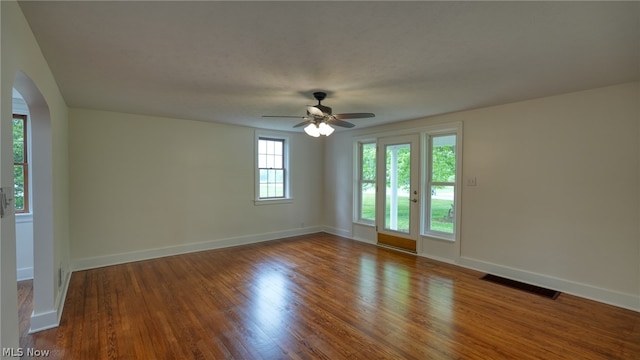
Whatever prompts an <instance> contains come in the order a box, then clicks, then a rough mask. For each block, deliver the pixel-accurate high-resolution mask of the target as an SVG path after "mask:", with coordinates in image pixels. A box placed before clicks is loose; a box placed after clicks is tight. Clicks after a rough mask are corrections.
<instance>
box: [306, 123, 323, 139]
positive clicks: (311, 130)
mask: <svg viewBox="0 0 640 360" xmlns="http://www.w3.org/2000/svg"><path fill="white" fill-rule="evenodd" d="M304 132H306V133H307V135H309V136H313V137H318V136H320V129H319V128H318V126H317V125H316V124H314V123H311V124H309V125H307V127H305V128H304Z"/></svg>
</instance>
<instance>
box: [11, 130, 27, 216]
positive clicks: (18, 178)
mask: <svg viewBox="0 0 640 360" xmlns="http://www.w3.org/2000/svg"><path fill="white" fill-rule="evenodd" d="M24 124H25V122H24V121H23V120H22V119H13V161H14V162H15V163H22V162H25V149H24V144H25V141H24V137H25V134H26V132H25V128H24ZM13 178H14V197H15V200H14V201H15V207H16V210H23V209H24V205H25V204H24V171H23V167H22V166H20V165H14V166H13Z"/></svg>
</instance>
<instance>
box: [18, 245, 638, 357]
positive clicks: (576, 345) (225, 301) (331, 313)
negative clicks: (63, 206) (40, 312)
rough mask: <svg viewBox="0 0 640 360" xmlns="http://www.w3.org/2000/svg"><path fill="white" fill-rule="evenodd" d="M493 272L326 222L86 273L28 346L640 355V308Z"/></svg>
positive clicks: (185, 352)
mask: <svg viewBox="0 0 640 360" xmlns="http://www.w3.org/2000/svg"><path fill="white" fill-rule="evenodd" d="M481 275H482V274H480V273H478V272H474V271H470V270H465V269H461V268H458V267H455V266H451V265H447V264H442V263H438V262H435V261H431V260H428V259H425V258H422V257H417V256H413V255H409V254H404V253H399V252H395V251H392V250H387V249H384V248H379V247H376V246H373V245H369V244H364V243H359V242H355V241H351V240H347V239H343V238H340V237H336V236H332V235H327V234H314V235H309V236H302V237H296V238H291V239H283V240H277V241H270V242H266V243H261V244H254V245H248V246H241V247H234V248H228V249H221V250H214V251H205V252H199V253H194V254H187V255H180V256H174V257H167V258H162V259H156V260H150V261H141V262H135V263H129V264H124V265H118V266H111V267H105V268H100V269H93V270H88V271H79V272H74V273H73V275H72V277H71V284H70V287H69V291H68V295H67V299H66V303H65V308H64V313H63V315H62V321H61V324H60V327H58V328H56V329H51V330H47V331H42V332H39V333H36V334H33V335H27V334H24V335H23V336H22V337H21V341H22V344H21V345H22V346H23V347H34V348H36V349H41V350H42V349H48V350H52V352H51V357H50V358H58V359H347V358H348V359H640V313H638V312H633V311H629V310H624V309H620V308H616V307H613V306H608V305H604V304H601V303H596V302H593V301H589V300H585V299H581V298H578V297H575V296H570V295H567V294H562V295H560V296H559V297H558V298H557V299H556V300H550V299H547V298H543V297H541V296H538V295H533V294H528V293H524V292H521V291H519V290H514V289H511V288H507V287H503V286H501V285H496V284H493V283H490V282H486V281H482V280H479V277H480V276H481ZM25 287H26V288H27V289H28V287H29V284H28V283H27V284H25ZM28 292H29V290H24V289H23V290H21V291H20V294H21V296H22V295H24V296H28ZM20 303H21V304H22V305H23V307H24V306H27V307H28V306H30V303H29V301H28V300H26V301H21V302H20ZM25 311H26V313H27V314H29V313H30V311H29V310H28V309H27V310H25ZM22 314H23V315H24V313H22ZM21 324H23V323H22V322H21ZM22 326H23V325H21V327H22ZM21 330H24V329H21Z"/></svg>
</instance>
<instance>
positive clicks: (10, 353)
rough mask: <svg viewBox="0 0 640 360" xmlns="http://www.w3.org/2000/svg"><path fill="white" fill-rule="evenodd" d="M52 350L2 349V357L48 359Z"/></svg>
mask: <svg viewBox="0 0 640 360" xmlns="http://www.w3.org/2000/svg"><path fill="white" fill-rule="evenodd" d="M50 354H51V350H38V349H34V348H24V349H23V348H2V357H22V356H29V357H48V356H49V355H50Z"/></svg>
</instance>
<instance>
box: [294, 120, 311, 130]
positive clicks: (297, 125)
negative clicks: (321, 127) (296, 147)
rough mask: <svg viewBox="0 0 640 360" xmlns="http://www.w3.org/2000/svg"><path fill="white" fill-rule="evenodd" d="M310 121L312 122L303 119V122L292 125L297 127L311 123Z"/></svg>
mask: <svg viewBox="0 0 640 360" xmlns="http://www.w3.org/2000/svg"><path fill="white" fill-rule="evenodd" d="M312 122H313V120H305V121H303V122H301V123H299V124H295V125H293V127H294V128H297V127H301V126H305V125H308V124H311V123H312Z"/></svg>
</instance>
